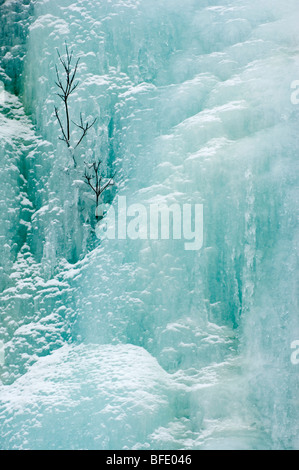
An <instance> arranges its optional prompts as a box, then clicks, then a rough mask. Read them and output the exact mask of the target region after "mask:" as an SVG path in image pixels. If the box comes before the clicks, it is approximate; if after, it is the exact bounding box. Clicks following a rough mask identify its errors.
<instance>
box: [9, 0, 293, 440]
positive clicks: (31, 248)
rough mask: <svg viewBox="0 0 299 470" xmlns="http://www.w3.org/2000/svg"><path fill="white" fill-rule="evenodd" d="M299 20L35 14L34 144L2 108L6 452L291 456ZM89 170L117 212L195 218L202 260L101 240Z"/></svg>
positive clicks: (236, 14) (25, 124)
mask: <svg viewBox="0 0 299 470" xmlns="http://www.w3.org/2000/svg"><path fill="white" fill-rule="evenodd" d="M6 3H7V4H10V2H6ZM4 5H5V3H4ZM298 13H299V7H298V4H297V2H295V1H289V2H288V3H287V5H285V4H281V2H278V1H274V2H273V1H271V2H270V1H269V2H268V1H267V0H262V1H259V2H257V1H254V2H252V1H251V2H249V1H247V0H240V1H237V0H236V1H233V2H231V1H228V0H223V1H216V0H214V1H212V0H209V1H208V0H207V1H195V0H188V1H186V2H184V6H182V5H181V3H180V2H176V1H165V2H163V3H162V2H160V3H159V2H155V1H154V0H143V1H129V0H126V1H122V2H118V1H117V0H115V1H112V2H108V1H107V2H106V1H88V0H82V1H77V2H74V1H72V0H59V1H55V2H54V1H53V0H51V1H45V0H43V1H37V2H35V4H34V20H32V23H31V26H30V28H29V34H28V37H27V42H26V62H25V71H24V75H23V77H24V78H23V79H22V86H21V87H19V88H22V87H23V89H24V92H23V94H22V101H23V104H24V106H25V110H26V113H27V114H30V115H31V120H32V122H33V124H34V126H35V127H33V126H32V124H31V122H30V121H29V119H28V117H27V116H26V114H25V113H24V111H23V110H22V108H21V103H20V101H18V100H17V99H16V98H15V97H14V96H13V95H8V94H7V101H6V104H5V107H3V108H1V112H2V114H1V119H2V121H1V122H3V124H4V129H6V131H5V132H4V134H3V136H2V139H1V142H3V145H2V143H1V146H2V147H1V149H2V148H3V151H2V153H1V162H2V163H1V170H2V171H3V181H5V184H4V185H3V186H2V189H1V191H2V193H1V200H2V201H7V200H8V201H9V204H7V202H4V203H3V205H4V207H5V210H4V211H3V212H2V215H1V217H3V219H2V220H3V224H2V225H3V227H4V228H3V229H1V230H2V231H3V233H2V232H1V240H2V241H3V245H2V246H3V248H1V250H2V252H3V253H4V256H3V259H4V260H5V263H4V268H3V269H4V271H3V273H4V274H3V281H1V282H2V287H3V293H2V296H1V302H2V313H1V318H2V324H1V332H2V337H3V339H4V341H5V345H6V362H5V365H4V367H3V368H2V380H3V383H4V384H5V385H3V386H2V387H1V389H0V393H1V400H2V406H1V409H0V413H1V415H0V416H1V419H2V422H3V427H1V429H2V431H1V433H2V435H1V439H0V445H1V446H2V447H3V448H97V447H98V448H125V447H128V448H148V447H151V448H196V449H205V448H230V449H236V448H249V449H253V448H298V424H297V423H298V371H297V368H296V366H294V365H293V364H292V363H291V361H290V355H291V350H290V344H291V342H292V341H293V340H296V339H299V328H298V319H297V317H298V315H297V311H298V308H297V302H298V300H297V299H298V275H297V271H298V264H297V263H298V258H297V244H298V241H297V240H298V213H297V211H298V209H297V207H298V184H297V176H296V175H297V174H298V163H297V162H298V158H297V156H298V139H297V129H298V109H297V108H296V107H295V106H294V105H293V104H292V103H291V100H290V95H291V83H292V81H293V80H296V79H297V78H298V40H299V33H298V30H297V22H296V20H297V18H298ZM9 18H11V17H10V16H9ZM1 21H2V17H1ZM64 41H67V43H68V44H69V45H70V46H73V49H74V54H75V55H76V56H80V57H81V62H80V67H79V71H78V78H79V80H80V86H79V87H78V89H77V90H76V94H75V95H74V96H73V99H72V102H71V110H72V116H73V117H74V119H77V116H78V115H79V113H80V112H81V111H82V112H83V113H84V116H86V118H87V119H90V120H91V119H92V118H93V117H98V120H97V123H96V125H95V126H94V128H93V130H92V132H90V134H89V136H88V139H87V140H85V142H84V145H83V146H82V147H81V149H80V151H78V152H77V153H76V159H77V162H78V167H77V168H76V169H74V168H73V165H72V160H71V158H70V155H69V153H68V151H67V150H66V149H65V148H64V146H63V143H61V142H60V143H59V141H58V135H59V129H58V126H57V123H56V122H55V119H54V116H53V107H54V104H55V103H56V104H58V101H57V97H56V96H55V91H56V90H55V85H54V80H55V62H57V55H56V51H55V49H56V48H60V50H62V49H63V45H64ZM11 63H14V61H13V60H12V62H11ZM74 133H75V131H74ZM1 135H2V134H1ZM74 137H75V134H74ZM24 139H25V142H24ZM91 152H93V153H94V154H95V155H96V156H97V157H101V158H102V159H103V161H104V164H105V167H107V168H108V169H109V168H112V167H113V168H114V169H116V170H117V194H118V195H122V196H124V195H125V196H127V201H128V204H131V203H136V202H138V203H143V204H148V203H149V202H157V201H164V202H166V203H168V204H171V203H174V202H177V203H179V204H184V203H186V202H188V203H202V204H203V206H204V246H203V248H202V249H201V250H200V251H198V252H188V251H185V250H184V245H183V243H182V242H180V241H172V240H170V241H148V240H142V241H141V240H139V241H132V240H126V241H118V240H116V241H104V242H100V241H99V240H97V238H96V236H95V233H94V228H95V224H94V214H93V204H94V202H93V200H92V199H91V195H90V194H89V193H88V191H87V190H86V188H85V187H84V185H83V184H82V183H80V180H81V181H82V178H81V177H82V172H83V167H84V159H86V158H88V156H89V154H90V153H91ZM115 203H116V198H115V199H114V204H115ZM5 250H6V251H5ZM53 351H54V352H53ZM41 356H45V357H44V358H40V357H41ZM121 371H123V372H122V374H121V377H120V378H118V377H119V373H120V372H121ZM20 376H21V377H20ZM112 382H113V383H112ZM114 382H115V383H114ZM128 384H130V385H129V386H128ZM109 396H110V397H111V398H109ZM91 410H93V412H91ZM91 415H92V418H91ZM62 423H63V424H62ZM37 429H38V432H37ZM58 431H59V432H58ZM124 435H125V436H127V438H126V439H124ZM24 436H26V438H25V437H24ZM104 436H105V437H104Z"/></svg>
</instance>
